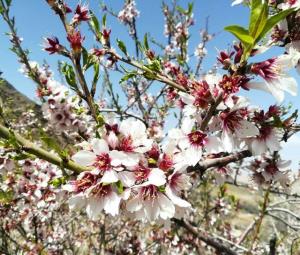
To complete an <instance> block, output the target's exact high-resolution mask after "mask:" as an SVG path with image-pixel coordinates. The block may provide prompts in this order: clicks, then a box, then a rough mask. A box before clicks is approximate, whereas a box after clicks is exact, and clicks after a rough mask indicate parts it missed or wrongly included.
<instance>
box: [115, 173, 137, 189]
mask: <svg viewBox="0 0 300 255" xmlns="http://www.w3.org/2000/svg"><path fill="white" fill-rule="evenodd" d="M118 176H119V179H120V181H121V182H122V184H123V185H124V186H125V187H131V186H133V185H134V183H135V175H134V173H132V172H125V171H122V172H119V173H118Z"/></svg>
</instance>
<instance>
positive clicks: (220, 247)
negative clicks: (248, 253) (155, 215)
mask: <svg viewBox="0 0 300 255" xmlns="http://www.w3.org/2000/svg"><path fill="white" fill-rule="evenodd" d="M173 221H174V222H175V223H176V224H177V225H178V226H180V227H183V228H185V229H186V230H188V231H189V232H190V233H192V234H193V235H194V236H195V237H197V238H199V239H200V240H201V241H203V242H204V243H206V244H207V245H209V246H211V247H213V248H215V249H216V250H217V252H219V254H224V255H237V253H236V252H235V251H233V250H232V249H231V248H229V247H228V246H226V245H224V244H222V243H221V242H219V241H217V240H215V239H214V238H211V237H210V236H208V235H205V234H204V233H202V232H200V230H199V229H197V228H195V227H193V226H192V225H191V224H190V223H188V222H187V221H185V220H183V219H181V220H179V219H175V218H174V219H173Z"/></svg>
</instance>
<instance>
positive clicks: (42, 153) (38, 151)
mask: <svg viewBox="0 0 300 255" xmlns="http://www.w3.org/2000/svg"><path fill="white" fill-rule="evenodd" d="M11 137H14V138H15V139H16V141H17V142H18V143H19V144H20V145H21V146H23V147H22V149H23V150H24V151H26V152H28V153H30V154H32V155H35V156H36V157H38V158H40V159H44V160H46V161H48V162H49V163H52V164H54V165H56V166H59V167H64V168H67V169H69V170H72V171H73V172H76V173H80V172H83V171H88V170H90V169H89V168H87V167H83V166H80V165H78V164H76V163H75V162H74V161H72V160H68V159H66V160H65V159H62V158H60V157H59V156H57V155H55V154H53V153H51V152H48V151H46V150H44V149H42V148H40V147H39V146H37V145H35V144H34V143H32V142H30V141H28V140H27V139H25V138H23V137H22V136H21V135H19V134H18V133H16V132H14V131H12V130H9V129H8V128H6V127H4V126H3V125H1V124H0V138H4V139H6V140H9V139H10V138H11Z"/></svg>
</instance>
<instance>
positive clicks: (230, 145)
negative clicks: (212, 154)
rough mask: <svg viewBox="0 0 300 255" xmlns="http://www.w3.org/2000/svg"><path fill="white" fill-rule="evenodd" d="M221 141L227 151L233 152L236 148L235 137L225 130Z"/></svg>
mask: <svg viewBox="0 0 300 255" xmlns="http://www.w3.org/2000/svg"><path fill="white" fill-rule="evenodd" d="M221 140H222V142H223V147H224V149H225V151H227V152H232V151H233V149H234V147H235V142H234V138H233V135H232V134H230V133H229V132H228V131H226V130H225V131H224V132H223V133H222V137H221Z"/></svg>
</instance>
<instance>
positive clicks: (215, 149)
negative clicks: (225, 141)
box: [205, 136, 223, 153]
mask: <svg viewBox="0 0 300 255" xmlns="http://www.w3.org/2000/svg"><path fill="white" fill-rule="evenodd" d="M205 149H206V151H207V153H219V152H220V151H222V150H223V146H222V143H221V140H220V138H219V137H216V136H210V137H208V139H207V143H206V144H205Z"/></svg>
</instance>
